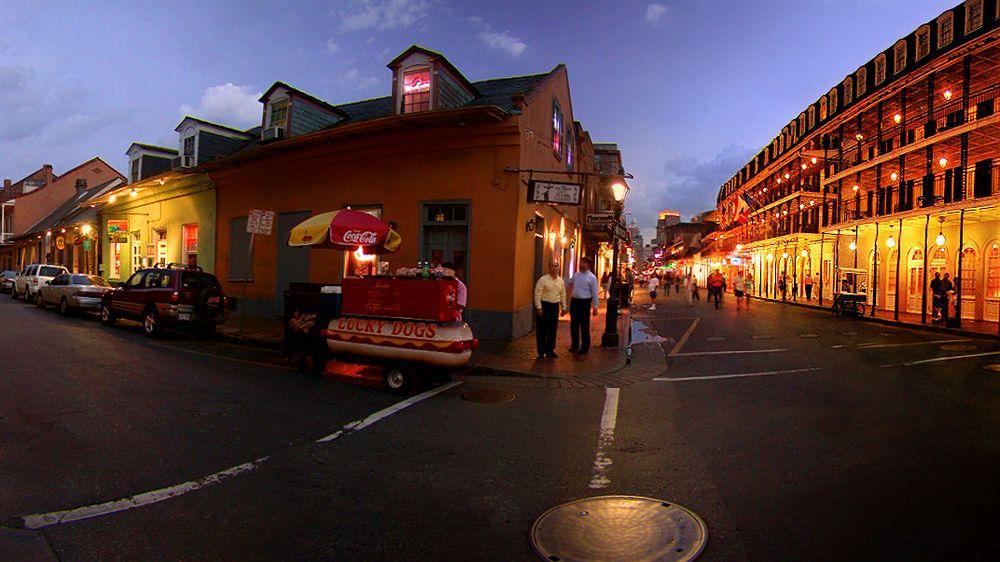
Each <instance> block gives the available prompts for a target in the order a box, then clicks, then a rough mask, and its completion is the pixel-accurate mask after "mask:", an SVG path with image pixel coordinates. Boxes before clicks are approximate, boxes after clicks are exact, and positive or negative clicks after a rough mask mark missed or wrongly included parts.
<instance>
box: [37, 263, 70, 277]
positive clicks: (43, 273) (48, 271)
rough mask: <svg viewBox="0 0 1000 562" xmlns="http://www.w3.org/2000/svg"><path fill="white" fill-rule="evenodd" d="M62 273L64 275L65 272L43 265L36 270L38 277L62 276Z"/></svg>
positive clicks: (59, 268)
mask: <svg viewBox="0 0 1000 562" xmlns="http://www.w3.org/2000/svg"><path fill="white" fill-rule="evenodd" d="M63 273H66V271H65V270H64V269H63V268H61V267H52V266H47V265H43V266H42V267H41V268H39V270H38V276H39V277H55V276H56V275H62V274H63Z"/></svg>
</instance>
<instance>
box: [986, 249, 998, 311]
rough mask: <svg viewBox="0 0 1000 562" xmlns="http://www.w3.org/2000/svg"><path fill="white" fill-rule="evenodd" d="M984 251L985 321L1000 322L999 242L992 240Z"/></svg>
mask: <svg viewBox="0 0 1000 562" xmlns="http://www.w3.org/2000/svg"><path fill="white" fill-rule="evenodd" d="M987 248H988V249H987V251H986V272H985V276H984V277H985V278H986V310H985V311H984V313H983V318H984V319H985V320H990V321H993V322H996V321H998V320H1000V240H994V241H993V243H992V244H990V245H988V246H987Z"/></svg>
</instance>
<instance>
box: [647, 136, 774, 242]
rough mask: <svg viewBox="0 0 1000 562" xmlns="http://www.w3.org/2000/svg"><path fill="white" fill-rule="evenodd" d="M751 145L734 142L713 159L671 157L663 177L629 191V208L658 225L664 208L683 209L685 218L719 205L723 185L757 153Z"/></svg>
mask: <svg viewBox="0 0 1000 562" xmlns="http://www.w3.org/2000/svg"><path fill="white" fill-rule="evenodd" d="M754 153H755V151H754V149H753V148H752V147H750V146H747V145H742V144H731V145H729V146H727V147H725V148H723V149H722V150H720V151H719V152H718V154H716V155H715V156H714V157H713V158H711V159H709V160H699V159H697V158H691V157H686V156H685V157H678V158H671V159H669V160H667V161H666V163H665V164H664V166H663V172H662V174H661V175H660V176H659V177H656V178H653V179H651V180H647V181H640V182H635V183H636V185H635V189H633V190H632V192H631V193H630V194H629V199H628V208H629V210H630V211H632V213H633V214H634V215H635V217H636V218H637V219H638V221H639V224H640V225H641V226H643V227H649V226H652V225H655V224H656V215H657V213H658V212H659V211H661V210H663V209H673V210H675V211H680V213H681V217H682V218H683V219H684V220H689V219H690V218H691V217H692V216H694V215H696V214H698V213H700V212H702V211H707V210H709V209H714V208H715V198H716V196H717V195H718V194H719V186H721V185H722V184H723V182H725V181H726V180H727V179H729V178H730V177H732V175H733V174H734V173H735V172H736V171H737V170H739V169H740V167H742V166H743V165H744V164H746V163H747V162H748V161H749V160H750V158H752V157H753V156H754Z"/></svg>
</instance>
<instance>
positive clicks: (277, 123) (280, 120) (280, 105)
mask: <svg viewBox="0 0 1000 562" xmlns="http://www.w3.org/2000/svg"><path fill="white" fill-rule="evenodd" d="M270 111H271V118H270V119H268V125H267V126H268V127H284V126H285V121H286V118H287V117H288V98H281V99H278V100H274V101H272V102H271V107H270Z"/></svg>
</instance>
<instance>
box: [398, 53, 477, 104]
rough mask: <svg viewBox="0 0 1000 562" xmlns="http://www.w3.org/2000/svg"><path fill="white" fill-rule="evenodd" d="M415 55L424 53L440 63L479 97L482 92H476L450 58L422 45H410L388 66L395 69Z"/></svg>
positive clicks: (474, 87)
mask: <svg viewBox="0 0 1000 562" xmlns="http://www.w3.org/2000/svg"><path fill="white" fill-rule="evenodd" d="M413 53H423V54H425V55H427V56H428V57H430V58H431V60H433V61H434V62H440V63H441V64H443V65H444V66H445V68H447V69H448V70H450V71H451V73H452V74H454V75H455V77H456V78H458V79H459V80H461V81H462V84H463V85H465V86H466V87H468V88H469V89H470V90H472V93H473V94H475V95H476V97H479V95H480V92H479V91H477V90H476V86H475V85H474V84H473V83H472V82H469V79H468V78H466V77H465V75H464V74H462V73H461V72H460V71H459V70H458V69H457V68H455V65H453V64H451V61H450V60H448V57H446V56H444V55H443V54H441V53H439V52H437V51H434V50H431V49H428V48H427V47H421V46H420V45H410V46H409V47H407V49H406V50H405V51H403V52H402V53H399V55H397V56H396V58H394V59H392V60H391V61H389V64H387V65H386V66H388V67H389V68H392V69H395V68H396V66H398V65H399V63H401V62H402V61H403V60H404V59H406V57H408V56H410V55H412V54H413Z"/></svg>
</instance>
